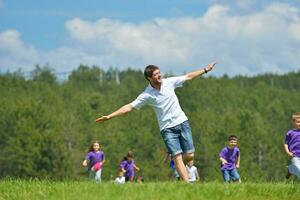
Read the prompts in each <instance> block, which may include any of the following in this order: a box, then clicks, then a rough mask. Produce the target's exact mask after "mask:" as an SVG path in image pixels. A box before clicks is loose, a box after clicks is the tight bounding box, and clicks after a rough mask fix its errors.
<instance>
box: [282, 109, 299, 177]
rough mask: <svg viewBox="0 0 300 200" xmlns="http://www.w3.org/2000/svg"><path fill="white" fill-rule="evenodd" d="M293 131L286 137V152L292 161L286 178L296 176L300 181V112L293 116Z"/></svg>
mask: <svg viewBox="0 0 300 200" xmlns="http://www.w3.org/2000/svg"><path fill="white" fill-rule="evenodd" d="M292 123H293V129H291V130H289V131H288V132H287V134H286V136H285V143H284V150H285V152H286V154H287V155H288V156H289V157H290V159H291V164H290V165H289V166H288V173H287V175H286V178H287V179H289V178H290V176H291V175H295V176H297V177H298V178H299V179H300V112H297V113H294V114H293V116H292Z"/></svg>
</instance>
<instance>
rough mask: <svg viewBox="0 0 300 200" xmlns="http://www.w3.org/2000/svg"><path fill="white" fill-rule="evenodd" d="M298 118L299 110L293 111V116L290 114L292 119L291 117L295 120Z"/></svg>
mask: <svg viewBox="0 0 300 200" xmlns="http://www.w3.org/2000/svg"><path fill="white" fill-rule="evenodd" d="M299 118H300V112H296V113H294V114H293V116H292V119H293V120H296V119H299Z"/></svg>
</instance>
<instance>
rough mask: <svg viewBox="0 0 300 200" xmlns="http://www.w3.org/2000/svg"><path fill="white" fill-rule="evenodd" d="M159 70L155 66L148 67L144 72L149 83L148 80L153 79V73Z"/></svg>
mask: <svg viewBox="0 0 300 200" xmlns="http://www.w3.org/2000/svg"><path fill="white" fill-rule="evenodd" d="M157 69H159V68H158V67H157V66H155V65H148V66H147V67H146V68H145V70H144V76H145V79H147V80H148V81H149V79H148V78H149V77H152V74H153V72H154V71H155V70H157Z"/></svg>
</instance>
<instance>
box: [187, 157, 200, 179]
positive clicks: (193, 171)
mask: <svg viewBox="0 0 300 200" xmlns="http://www.w3.org/2000/svg"><path fill="white" fill-rule="evenodd" d="M186 170H187V172H188V175H189V182H190V183H193V182H195V181H197V180H200V178H199V174H198V170H197V168H196V167H195V166H194V161H193V160H191V161H189V162H188V163H187V165H186Z"/></svg>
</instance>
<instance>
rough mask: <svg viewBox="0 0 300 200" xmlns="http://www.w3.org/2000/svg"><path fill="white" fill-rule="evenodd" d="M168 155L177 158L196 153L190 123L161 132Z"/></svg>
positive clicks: (183, 123)
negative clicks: (179, 155)
mask: <svg viewBox="0 0 300 200" xmlns="http://www.w3.org/2000/svg"><path fill="white" fill-rule="evenodd" d="M160 133H161V136H162V138H163V140H164V142H165V145H166V147H167V150H168V153H169V154H171V155H172V156H175V155H177V154H180V153H194V151H195V148H194V144H193V138H192V131H191V127H190V124H189V122H188V121H185V122H182V123H181V124H179V125H177V126H174V127H171V128H165V129H163V130H161V132H160Z"/></svg>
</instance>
